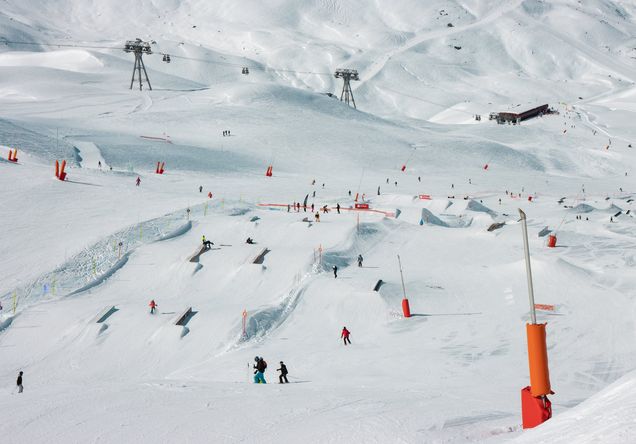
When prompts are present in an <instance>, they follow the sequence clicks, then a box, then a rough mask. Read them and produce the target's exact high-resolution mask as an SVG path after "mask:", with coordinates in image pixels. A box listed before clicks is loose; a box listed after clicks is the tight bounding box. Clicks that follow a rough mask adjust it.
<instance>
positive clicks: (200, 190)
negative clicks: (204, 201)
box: [199, 185, 203, 193]
mask: <svg viewBox="0 0 636 444" xmlns="http://www.w3.org/2000/svg"><path fill="white" fill-rule="evenodd" d="M199 193H203V185H199Z"/></svg>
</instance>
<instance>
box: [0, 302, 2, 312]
mask: <svg viewBox="0 0 636 444" xmlns="http://www.w3.org/2000/svg"><path fill="white" fill-rule="evenodd" d="M0 311H2V302H0Z"/></svg>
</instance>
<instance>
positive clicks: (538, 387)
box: [526, 324, 552, 397]
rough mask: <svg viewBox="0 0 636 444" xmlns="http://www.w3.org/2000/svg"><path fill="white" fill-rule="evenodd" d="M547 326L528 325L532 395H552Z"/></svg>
mask: <svg viewBox="0 0 636 444" xmlns="http://www.w3.org/2000/svg"><path fill="white" fill-rule="evenodd" d="M545 326H546V324H526V335H527V337H528V364H529V366H530V394H531V395H532V396H535V397H537V396H542V395H548V394H551V393H552V389H551V388H550V372H549V370H548V347H547V345H546V333H545Z"/></svg>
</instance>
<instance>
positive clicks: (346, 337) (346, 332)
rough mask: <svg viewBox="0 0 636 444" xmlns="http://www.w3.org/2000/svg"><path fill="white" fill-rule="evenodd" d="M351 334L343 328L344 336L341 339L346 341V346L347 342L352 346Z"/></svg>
mask: <svg viewBox="0 0 636 444" xmlns="http://www.w3.org/2000/svg"><path fill="white" fill-rule="evenodd" d="M350 334H351V332H350V331H349V330H347V327H342V334H341V335H340V337H341V338H342V340H343V341H344V345H347V342H348V343H349V344H351V340H350V339H349V335H350Z"/></svg>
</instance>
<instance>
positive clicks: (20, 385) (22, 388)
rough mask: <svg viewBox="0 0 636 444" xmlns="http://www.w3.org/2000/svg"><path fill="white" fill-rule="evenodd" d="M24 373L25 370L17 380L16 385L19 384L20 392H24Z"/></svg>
mask: <svg viewBox="0 0 636 444" xmlns="http://www.w3.org/2000/svg"><path fill="white" fill-rule="evenodd" d="M22 374H23V372H20V374H19V375H18V380H17V381H16V385H17V386H18V393H22V390H24V387H22Z"/></svg>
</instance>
